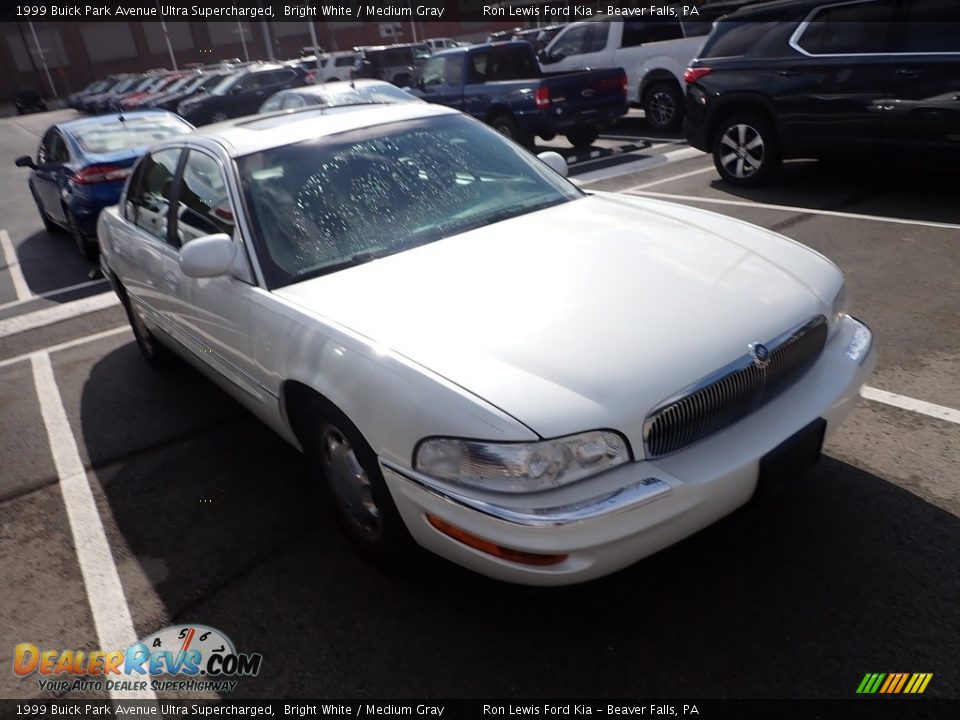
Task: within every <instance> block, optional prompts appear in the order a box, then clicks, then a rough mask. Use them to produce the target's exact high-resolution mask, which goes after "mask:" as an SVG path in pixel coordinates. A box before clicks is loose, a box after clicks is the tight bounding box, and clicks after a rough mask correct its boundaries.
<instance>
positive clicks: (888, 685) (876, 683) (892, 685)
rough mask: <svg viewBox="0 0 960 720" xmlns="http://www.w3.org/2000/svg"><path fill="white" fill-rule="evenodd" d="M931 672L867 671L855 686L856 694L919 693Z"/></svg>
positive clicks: (923, 689)
mask: <svg viewBox="0 0 960 720" xmlns="http://www.w3.org/2000/svg"><path fill="white" fill-rule="evenodd" d="M931 679H933V673H867V674H866V675H864V676H863V680H861V681H860V684H859V685H858V686H857V694H858V695H878V694H879V695H921V694H923V692H924V691H926V689H927V685H929V684H930V680H931Z"/></svg>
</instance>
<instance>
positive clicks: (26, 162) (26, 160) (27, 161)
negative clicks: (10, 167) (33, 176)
mask: <svg viewBox="0 0 960 720" xmlns="http://www.w3.org/2000/svg"><path fill="white" fill-rule="evenodd" d="M13 164H14V165H16V166H17V167H27V168H30V169H31V170H36V169H37V166H36V165H35V164H34V162H33V158H32V157H30V156H29V155H23V156H21V157H18V158H17V159H16V160H14V161H13Z"/></svg>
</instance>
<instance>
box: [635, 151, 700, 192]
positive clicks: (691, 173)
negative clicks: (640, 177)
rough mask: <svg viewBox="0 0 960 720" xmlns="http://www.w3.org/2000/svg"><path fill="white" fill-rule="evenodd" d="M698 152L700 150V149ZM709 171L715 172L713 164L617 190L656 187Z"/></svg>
mask: <svg viewBox="0 0 960 720" xmlns="http://www.w3.org/2000/svg"><path fill="white" fill-rule="evenodd" d="M697 152H699V150H698V151H697ZM668 154H669V153H668ZM708 172H714V169H713V165H710V166H708V167H705V168H697V169H696V170H690V171H688V172H684V173H680V174H679V175H668V176H667V177H662V178H658V179H656V180H651V181H650V182H645V183H642V184H641V185H634V186H633V187H628V188H624V189H623V190H617V192H621V193H632V192H636V191H638V190H643V189H644V188H648V187H654V186H655V185H663V184H664V183H668V182H673V181H674V180H683V179H684V178H688V177H693V176H694V175H703V174H704V173H708ZM651 194H652V193H651Z"/></svg>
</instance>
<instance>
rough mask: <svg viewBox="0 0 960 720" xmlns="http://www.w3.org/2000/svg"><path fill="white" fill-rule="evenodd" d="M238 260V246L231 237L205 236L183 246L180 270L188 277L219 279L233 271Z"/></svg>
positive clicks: (217, 234)
mask: <svg viewBox="0 0 960 720" xmlns="http://www.w3.org/2000/svg"><path fill="white" fill-rule="evenodd" d="M236 259H237V246H236V244H235V243H234V242H233V240H231V239H230V236H229V235H227V234H226V233H216V234H215V235H204V236H203V237H198V238H197V239H196V240H191V241H190V242H188V243H187V244H186V245H184V246H183V249H182V250H181V251H180V269H181V270H183V274H184V275H186V276H187V277H193V278H210V277H219V276H221V275H226V274H227V273H229V272H230V271H231V270H232V269H233V265H234V262H235V261H236Z"/></svg>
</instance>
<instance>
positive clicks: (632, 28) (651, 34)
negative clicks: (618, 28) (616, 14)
mask: <svg viewBox="0 0 960 720" xmlns="http://www.w3.org/2000/svg"><path fill="white" fill-rule="evenodd" d="M682 37H683V28H682V27H681V26H680V23H679V22H677V21H676V20H647V21H642V22H641V21H636V20H631V21H626V22H624V23H623V40H622V42H621V47H636V46H637V45H647V44H649V43H655V42H663V41H664V40H676V39H678V38H682ZM601 49H602V46H601Z"/></svg>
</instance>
